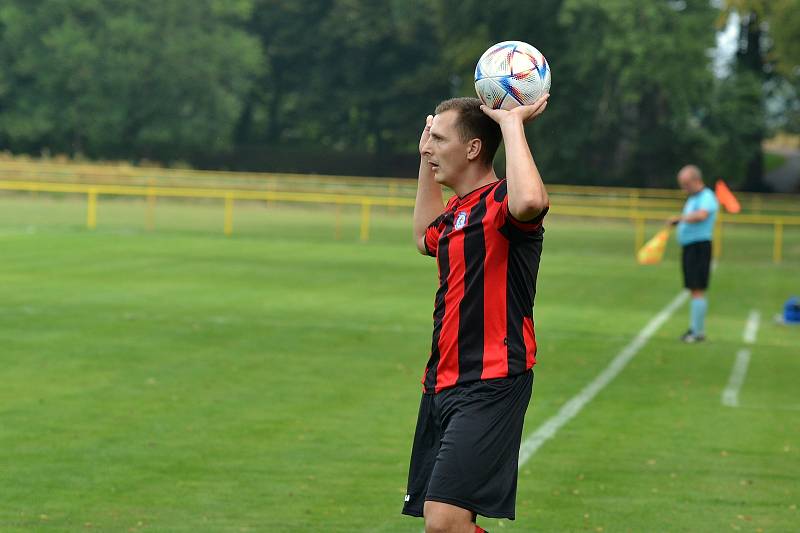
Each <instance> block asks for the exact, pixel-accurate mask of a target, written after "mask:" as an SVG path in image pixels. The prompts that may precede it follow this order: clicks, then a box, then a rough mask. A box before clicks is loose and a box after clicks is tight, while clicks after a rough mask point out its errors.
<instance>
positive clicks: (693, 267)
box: [683, 241, 711, 290]
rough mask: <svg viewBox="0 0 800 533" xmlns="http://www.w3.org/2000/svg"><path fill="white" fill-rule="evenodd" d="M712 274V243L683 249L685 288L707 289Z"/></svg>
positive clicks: (699, 243) (702, 243)
mask: <svg viewBox="0 0 800 533" xmlns="http://www.w3.org/2000/svg"><path fill="white" fill-rule="evenodd" d="M710 273H711V241H700V242H693V243H691V244H687V245H686V246H684V247H683V286H684V287H686V288H687V289H703V290H705V289H707V288H708V278H709V276H710Z"/></svg>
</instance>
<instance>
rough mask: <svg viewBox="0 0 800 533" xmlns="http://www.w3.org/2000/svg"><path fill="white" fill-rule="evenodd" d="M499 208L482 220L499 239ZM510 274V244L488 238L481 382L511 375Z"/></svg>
mask: <svg viewBox="0 0 800 533" xmlns="http://www.w3.org/2000/svg"><path fill="white" fill-rule="evenodd" d="M498 207H499V206H498V204H497V203H495V205H494V207H493V208H492V209H489V210H487V213H486V216H485V217H484V218H483V232H484V235H488V236H494V235H496V233H497V229H496V228H495V226H494V224H495V222H494V218H495V217H496V216H497V209H498ZM500 208H502V207H500ZM507 274H508V240H506V239H502V238H500V239H498V238H487V239H486V258H485V260H484V268H483V372H482V373H481V379H490V378H498V377H504V376H507V375H508V343H507V340H506V331H507V328H508V327H507V324H506V320H507V318H508V316H507V313H506V291H507V279H506V277H507Z"/></svg>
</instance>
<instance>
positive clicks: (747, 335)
mask: <svg viewBox="0 0 800 533" xmlns="http://www.w3.org/2000/svg"><path fill="white" fill-rule="evenodd" d="M760 320H761V313H759V312H758V311H750V315H749V316H748V317H747V324H745V326H744V333H743V334H742V340H743V341H744V342H745V343H746V344H755V342H756V334H757V333H758V323H759V321H760Z"/></svg>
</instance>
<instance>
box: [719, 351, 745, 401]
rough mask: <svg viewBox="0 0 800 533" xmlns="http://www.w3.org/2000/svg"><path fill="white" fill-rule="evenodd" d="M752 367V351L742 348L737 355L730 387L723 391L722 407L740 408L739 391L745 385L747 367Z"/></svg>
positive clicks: (729, 382)
mask: <svg viewBox="0 0 800 533" xmlns="http://www.w3.org/2000/svg"><path fill="white" fill-rule="evenodd" d="M748 365H750V349H749V348H742V349H741V350H739V351H738V352H737V353H736V362H735V363H733V370H731V377H730V379H729V380H728V386H727V387H725V390H724V391H722V405H726V406H728V407H738V406H739V390H740V389H741V388H742V384H744V377H745V376H746V375H747V367H748Z"/></svg>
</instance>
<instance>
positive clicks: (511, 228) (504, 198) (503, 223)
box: [494, 181, 550, 239]
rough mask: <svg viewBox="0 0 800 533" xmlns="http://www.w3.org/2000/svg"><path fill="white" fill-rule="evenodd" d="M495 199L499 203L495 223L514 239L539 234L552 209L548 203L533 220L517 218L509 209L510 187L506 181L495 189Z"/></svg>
mask: <svg viewBox="0 0 800 533" xmlns="http://www.w3.org/2000/svg"><path fill="white" fill-rule="evenodd" d="M494 200H495V202H497V203H498V204H499V205H498V208H497V212H496V215H495V225H496V227H497V228H498V229H500V230H501V231H503V232H504V234H506V235H507V236H508V237H509V238H512V239H513V238H518V237H521V238H524V237H526V236H528V235H534V234H538V233H539V232H540V231H541V229H542V223H543V221H544V217H545V215H547V212H548V211H549V210H550V206H549V205H548V206H547V207H545V208H544V209H543V210H542V212H541V213H539V214H538V215H536V217H535V218H534V219H532V220H525V221H523V220H517V219H516V218H514V215H512V214H511V211H509V209H508V188H507V185H506V182H505V181H503V182H502V183H501V184H500V185H498V186H497V188H496V189H495V192H494Z"/></svg>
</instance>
